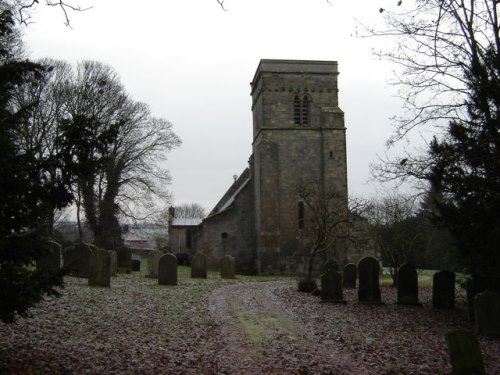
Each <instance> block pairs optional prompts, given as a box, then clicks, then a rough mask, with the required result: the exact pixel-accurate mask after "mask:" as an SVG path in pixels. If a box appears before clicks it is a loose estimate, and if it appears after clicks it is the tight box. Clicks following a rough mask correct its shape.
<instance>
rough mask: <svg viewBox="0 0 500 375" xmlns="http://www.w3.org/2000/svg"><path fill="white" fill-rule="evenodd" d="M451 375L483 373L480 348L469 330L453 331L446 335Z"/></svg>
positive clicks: (476, 374) (478, 374)
mask: <svg viewBox="0 0 500 375" xmlns="http://www.w3.org/2000/svg"><path fill="white" fill-rule="evenodd" d="M446 344H447V345H448V351H449V353H450V360H451V367H452V369H453V375H470V374H475V375H485V374H486V372H485V370H484V365H483V358H482V357H481V348H480V347H479V341H478V340H477V337H476V336H475V335H474V334H472V333H471V332H467V331H454V332H450V333H448V334H447V335H446Z"/></svg>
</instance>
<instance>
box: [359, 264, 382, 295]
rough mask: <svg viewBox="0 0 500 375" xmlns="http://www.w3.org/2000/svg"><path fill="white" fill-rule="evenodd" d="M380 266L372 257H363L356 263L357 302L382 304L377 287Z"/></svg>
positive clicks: (378, 286) (378, 287)
mask: <svg viewBox="0 0 500 375" xmlns="http://www.w3.org/2000/svg"><path fill="white" fill-rule="evenodd" d="M379 271H380V266H379V264H378V262H377V260H376V259H375V258H373V257H365V258H363V259H361V260H360V261H359V263H358V279H359V289H358V301H359V302H362V303H382V300H381V298H380V285H379Z"/></svg>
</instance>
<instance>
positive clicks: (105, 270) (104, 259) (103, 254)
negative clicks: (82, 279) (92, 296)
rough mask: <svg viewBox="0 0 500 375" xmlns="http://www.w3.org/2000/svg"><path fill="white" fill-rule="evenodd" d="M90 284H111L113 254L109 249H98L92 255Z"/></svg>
mask: <svg viewBox="0 0 500 375" xmlns="http://www.w3.org/2000/svg"><path fill="white" fill-rule="evenodd" d="M89 285H90V286H110V285H111V254H110V253H109V252H108V251H107V250H102V249H97V250H94V251H92V254H91V255H90V271H89Z"/></svg>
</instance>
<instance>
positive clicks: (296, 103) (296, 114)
mask: <svg viewBox="0 0 500 375" xmlns="http://www.w3.org/2000/svg"><path fill="white" fill-rule="evenodd" d="M300 110H301V105H300V99H299V97H298V96H295V97H294V98H293V123H294V124H295V125H300V120H301V115H300Z"/></svg>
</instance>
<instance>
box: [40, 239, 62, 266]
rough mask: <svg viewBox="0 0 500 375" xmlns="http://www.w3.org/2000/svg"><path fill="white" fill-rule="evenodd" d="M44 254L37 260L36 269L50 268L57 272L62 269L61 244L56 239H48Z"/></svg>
mask: <svg viewBox="0 0 500 375" xmlns="http://www.w3.org/2000/svg"><path fill="white" fill-rule="evenodd" d="M42 246H44V249H43V250H44V253H43V255H42V256H41V257H40V258H39V259H37V261H36V269H37V270H40V269H43V268H45V269H48V270H51V271H54V272H57V271H59V270H60V269H61V245H59V244H58V243H57V242H55V241H46V242H44V243H43V244H42Z"/></svg>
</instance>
